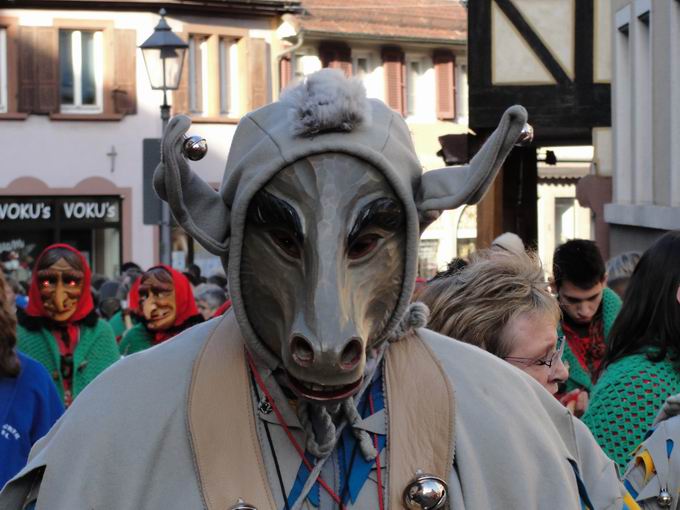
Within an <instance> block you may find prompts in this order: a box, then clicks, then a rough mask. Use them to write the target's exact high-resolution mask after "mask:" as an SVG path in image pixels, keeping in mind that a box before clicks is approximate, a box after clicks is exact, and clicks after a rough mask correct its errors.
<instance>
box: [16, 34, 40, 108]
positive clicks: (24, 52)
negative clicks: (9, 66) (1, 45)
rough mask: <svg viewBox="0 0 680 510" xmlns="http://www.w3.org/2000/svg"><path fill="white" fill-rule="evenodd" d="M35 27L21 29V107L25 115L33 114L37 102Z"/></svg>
mask: <svg viewBox="0 0 680 510" xmlns="http://www.w3.org/2000/svg"><path fill="white" fill-rule="evenodd" d="M35 31H36V29H35V27H20V29H19V106H18V110H19V111H20V112H23V113H32V112H33V103H34V102H35V99H34V97H35V89H36V77H35V62H34V61H33V55H34V53H33V48H34V44H35Z"/></svg>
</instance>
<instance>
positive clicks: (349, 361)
mask: <svg viewBox="0 0 680 510" xmlns="http://www.w3.org/2000/svg"><path fill="white" fill-rule="evenodd" d="M363 351H364V348H363V345H362V343H361V341H360V340H358V339H356V338H354V339H352V340H350V341H349V342H347V345H345V348H344V349H343V350H342V354H341V355H340V365H341V366H342V368H343V370H352V369H353V368H354V367H356V366H357V365H358V364H359V362H360V361H361V354H362V353H363Z"/></svg>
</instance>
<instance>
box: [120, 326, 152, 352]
mask: <svg viewBox="0 0 680 510" xmlns="http://www.w3.org/2000/svg"><path fill="white" fill-rule="evenodd" d="M152 345H153V334H152V333H151V332H150V331H149V330H148V329H146V326H145V325H144V324H143V323H141V322H140V323H138V324H136V325H134V326H133V327H132V328H130V329H129V330H128V331H127V333H125V334H124V335H123V339H122V340H121V341H120V345H119V348H120V353H121V354H122V355H123V356H128V355H129V354H134V353H135V352H139V351H143V350H145V349H148V348H149V347H151V346H152Z"/></svg>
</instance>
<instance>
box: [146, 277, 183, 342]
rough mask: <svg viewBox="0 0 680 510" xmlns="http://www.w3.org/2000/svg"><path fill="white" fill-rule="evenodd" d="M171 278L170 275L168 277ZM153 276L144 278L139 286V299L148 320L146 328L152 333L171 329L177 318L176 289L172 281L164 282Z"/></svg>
mask: <svg viewBox="0 0 680 510" xmlns="http://www.w3.org/2000/svg"><path fill="white" fill-rule="evenodd" d="M168 278H170V275H168ZM162 280H165V279H164V278H163V279H161V278H159V277H158V276H156V275H154V274H151V275H149V276H145V277H143V278H142V282H141V284H140V286H139V299H140V301H141V302H142V303H143V304H142V310H143V311H144V318H145V319H146V321H147V323H146V327H147V328H149V329H150V330H152V331H160V330H164V329H168V328H171V327H172V326H173V325H174V324H175V319H176V317H177V305H176V302H175V287H174V285H173V284H172V279H170V281H169V282H168V281H162Z"/></svg>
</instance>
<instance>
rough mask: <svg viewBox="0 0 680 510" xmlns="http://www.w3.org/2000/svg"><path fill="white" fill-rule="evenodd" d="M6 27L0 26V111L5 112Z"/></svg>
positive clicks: (6, 95)
mask: <svg viewBox="0 0 680 510" xmlns="http://www.w3.org/2000/svg"><path fill="white" fill-rule="evenodd" d="M7 97H8V94H7V29H5V28H2V27H0V113H7Z"/></svg>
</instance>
